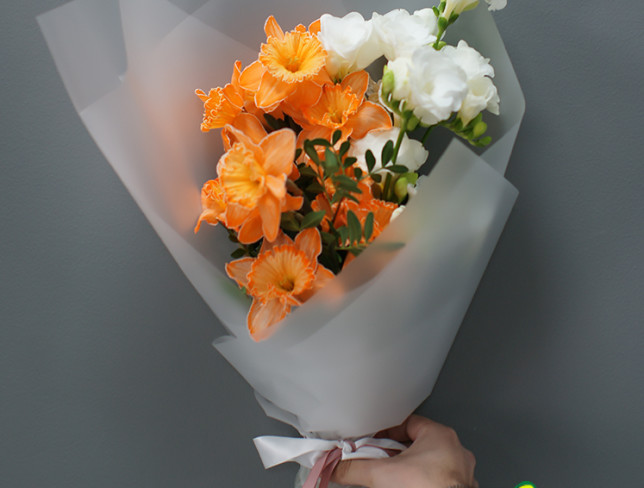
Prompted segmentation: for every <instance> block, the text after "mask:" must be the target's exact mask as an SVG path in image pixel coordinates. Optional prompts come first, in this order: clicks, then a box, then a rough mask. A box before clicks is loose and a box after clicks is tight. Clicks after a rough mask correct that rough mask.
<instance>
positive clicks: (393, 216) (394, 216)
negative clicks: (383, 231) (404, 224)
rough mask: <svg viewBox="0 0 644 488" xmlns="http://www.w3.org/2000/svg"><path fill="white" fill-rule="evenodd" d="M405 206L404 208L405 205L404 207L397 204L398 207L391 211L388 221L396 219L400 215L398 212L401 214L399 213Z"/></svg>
mask: <svg viewBox="0 0 644 488" xmlns="http://www.w3.org/2000/svg"><path fill="white" fill-rule="evenodd" d="M405 208H406V207H405V206H404V205H399V206H398V208H397V209H395V210H394V211H393V212H392V213H391V217H390V218H389V222H390V223H391V222H393V221H394V220H395V219H397V218H398V217H399V216H400V214H401V213H403V212H404V211H405Z"/></svg>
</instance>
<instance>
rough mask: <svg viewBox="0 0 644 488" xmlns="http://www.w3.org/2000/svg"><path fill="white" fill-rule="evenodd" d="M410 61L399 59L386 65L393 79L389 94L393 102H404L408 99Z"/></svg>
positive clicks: (403, 58)
mask: <svg viewBox="0 0 644 488" xmlns="http://www.w3.org/2000/svg"><path fill="white" fill-rule="evenodd" d="M410 68H411V59H410V58H405V57H400V58H396V59H394V60H393V61H389V62H388V63H387V70H388V71H391V73H392V75H393V77H394V86H393V89H392V90H391V94H392V96H393V98H394V100H406V99H407V98H409V95H410V91H409V69H410Z"/></svg>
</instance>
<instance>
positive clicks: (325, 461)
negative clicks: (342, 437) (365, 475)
mask: <svg viewBox="0 0 644 488" xmlns="http://www.w3.org/2000/svg"><path fill="white" fill-rule="evenodd" d="M344 442H345V445H346V444H348V445H349V446H350V447H351V452H356V451H357V447H356V445H355V443H354V442H352V441H344ZM362 447H375V448H376V449H381V450H383V451H384V452H386V453H387V455H388V456H393V455H394V454H397V453H398V452H400V451H398V450H397V449H385V448H382V447H380V446H376V445H373V444H365V445H364V446H362ZM342 452H343V449H342V448H341V447H335V448H333V449H331V450H330V451H326V453H325V454H324V455H323V456H322V457H320V458H319V459H318V460H317V461H316V462H315V464H314V465H313V468H312V469H311V472H310V473H309V475H308V476H307V478H306V481H305V482H304V485H302V488H315V486H316V484H317V481H318V479H319V480H320V486H319V488H327V487H328V486H329V482H330V481H331V476H332V475H333V470H334V469H335V468H336V466H337V465H338V464H339V463H340V461H341V460H342Z"/></svg>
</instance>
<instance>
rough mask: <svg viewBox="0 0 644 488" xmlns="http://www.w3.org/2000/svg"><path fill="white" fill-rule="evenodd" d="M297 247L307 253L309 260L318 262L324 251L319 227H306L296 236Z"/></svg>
mask: <svg viewBox="0 0 644 488" xmlns="http://www.w3.org/2000/svg"><path fill="white" fill-rule="evenodd" d="M295 247H297V248H298V249H299V250H300V251H303V252H304V253H305V254H306V257H307V258H308V259H309V261H312V262H316V261H317V258H318V256H319V255H320V252H322V239H321V238H320V231H319V230H317V228H311V229H304V230H303V231H302V232H300V233H299V234H298V235H297V236H295Z"/></svg>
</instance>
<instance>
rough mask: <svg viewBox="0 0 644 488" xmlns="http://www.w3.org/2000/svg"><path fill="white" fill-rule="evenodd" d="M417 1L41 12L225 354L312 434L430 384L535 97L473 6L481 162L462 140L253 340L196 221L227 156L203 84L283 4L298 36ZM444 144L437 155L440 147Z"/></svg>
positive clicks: (120, 6) (497, 221)
mask: <svg viewBox="0 0 644 488" xmlns="http://www.w3.org/2000/svg"><path fill="white" fill-rule="evenodd" d="M428 6H430V5H428V4H427V3H425V2H421V1H405V0H401V1H396V2H395V3H394V2H388V1H369V0H346V1H340V0H326V1H325V2H319V1H312V0H270V1H262V2H258V1H256V0H234V1H232V0H226V1H224V0H212V1H203V0H201V1H192V2H191V1H187V0H183V1H179V0H176V1H175V2H170V1H167V0H122V1H120V2H119V1H118V0H113V1H111V0H75V1H73V2H71V3H69V4H66V5H64V6H62V7H60V8H57V9H55V10H53V11H51V12H48V13H46V14H44V15H42V16H41V17H39V22H40V25H41V28H42V30H43V33H44V34H45V38H46V40H47V43H48V44H49V47H50V49H51V51H52V54H53V57H54V60H55V62H56V65H57V67H58V69H59V71H60V74H61V77H62V78H63V80H64V83H65V85H66V87H67V89H68V91H69V94H70V97H71V99H72V102H73V103H74V106H75V107H76V109H77V110H78V113H79V115H80V117H81V118H82V120H83V122H84V123H85V125H86V126H87V128H88V130H89V132H90V134H91V135H92V137H93V138H94V139H95V141H96V143H97V144H98V146H99V147H100V148H101V150H102V152H103V153H104V155H105V156H106V158H107V160H108V161H109V162H110V164H111V165H112V166H113V168H114V170H115V171H116V172H117V174H118V175H119V177H120V178H121V180H122V181H123V183H124V185H125V186H126V187H127V188H128V190H129V191H130V193H131V194H132V196H133V198H134V199H135V200H136V202H137V203H138V205H139V206H140V208H141V210H142V211H143V212H144V214H145V215H146V217H147V218H148V219H149V221H150V223H151V224H152V225H153V227H154V228H155V230H156V231H157V233H158V234H159V236H160V238H161V239H162V240H163V242H164V243H165V245H166V246H167V248H168V249H169V250H170V252H171V253H172V255H173V257H174V258H175V260H176V261H177V263H178V264H179V266H180V267H181V269H182V270H183V271H184V273H185V274H186V276H187V277H188V279H189V280H190V281H191V283H192V284H193V285H194V287H195V288H196V289H197V291H198V292H199V293H200V295H201V296H202V297H203V299H204V300H205V301H206V303H207V304H208V305H209V307H210V308H211V309H212V311H213V312H214V313H215V314H216V315H217V317H218V318H219V320H220V321H221V322H222V323H223V324H224V326H225V327H226V328H227V329H228V330H229V333H230V335H228V336H225V337H222V338H220V339H218V340H216V341H215V347H216V348H217V350H218V351H219V352H220V353H221V354H223V355H224V356H225V357H226V359H227V360H228V361H229V362H230V363H231V364H232V365H233V366H234V367H235V368H236V369H237V370H238V371H239V373H240V374H242V375H243V377H244V378H245V379H246V380H247V381H248V383H249V384H250V385H251V386H252V387H253V388H254V390H255V392H256V393H257V397H258V400H259V401H260V403H261V405H262V406H263V408H264V409H265V411H266V413H267V414H268V415H270V416H273V417H275V418H278V419H280V420H283V421H285V422H288V423H290V424H292V425H293V426H295V427H296V428H297V429H298V430H299V431H300V433H301V434H302V435H304V436H307V437H319V438H331V439H335V438H343V439H344V438H355V437H360V436H364V435H367V434H369V433H373V432H376V431H378V430H380V429H383V428H386V427H389V426H392V425H396V424H399V423H400V422H401V421H402V420H404V418H405V417H406V416H408V415H409V414H410V413H411V412H412V411H413V410H414V409H415V408H416V407H417V406H418V405H419V404H420V403H421V402H422V401H423V399H425V398H426V397H427V396H428V395H429V393H430V392H431V390H432V387H433V385H434V382H435V380H436V378H437V375H438V373H439V371H440V369H441V366H442V364H443V362H444V360H445V357H446V355H447V352H448V350H449V348H450V345H451V343H452V341H453V339H454V336H455V334H456V332H457V330H458V327H459V325H460V323H461V320H462V318H463V316H464V314H465V312H466V310H467V307H468V305H469V303H470V300H471V298H472V296H473V294H474V292H475V290H476V287H477V285H478V282H479V280H480V278H481V275H482V274H483V272H484V269H485V267H486V265H487V262H488V260H489V258H490V256H491V254H492V251H493V249H494V246H495V244H496V242H497V240H498V238H499V235H500V233H501V231H502V229H503V226H504V225H505V222H506V220H507V217H508V215H509V213H510V210H511V208H512V206H513V203H514V201H515V199H516V196H517V191H516V190H515V188H514V187H513V186H512V185H511V184H510V183H508V182H507V181H506V180H505V178H504V176H503V173H504V171H505V168H506V165H507V163H508V159H509V157H510V153H511V150H512V146H513V143H514V140H515V138H516V134H517V131H518V127H519V124H520V120H521V117H522V115H523V109H524V102H523V97H522V94H521V90H520V87H519V85H518V82H517V80H516V77H515V75H514V71H513V69H512V66H511V64H510V61H509V59H508V58H507V54H506V52H505V49H504V47H503V43H502V41H501V39H500V37H499V35H498V32H497V30H496V27H495V25H494V22H493V20H492V17H491V15H490V14H489V13H488V12H487V11H486V10H485V8H483V7H479V8H477V9H476V10H475V11H473V12H468V13H467V14H464V15H463V16H462V18H461V19H459V21H458V22H457V23H456V24H455V26H454V27H452V28H450V29H451V32H450V35H449V36H448V40H449V39H450V38H452V39H460V38H463V39H465V40H467V41H468V43H469V44H470V45H471V46H474V47H475V48H476V49H478V50H479V51H480V52H481V53H482V54H483V55H484V56H486V57H489V58H491V63H492V65H493V66H494V67H495V70H496V77H495V84H496V85H497V87H498V91H499V94H500V97H501V111H502V115H501V116H500V118H498V120H494V121H493V120H492V119H493V118H494V116H488V117H487V120H488V121H490V122H491V124H490V127H491V131H490V132H491V134H490V135H492V136H493V137H494V141H495V142H494V143H493V144H492V145H491V146H490V147H489V148H488V149H487V150H486V151H485V152H483V153H482V154H481V155H477V154H476V153H475V152H473V151H472V150H471V149H470V148H469V147H466V146H465V145H464V144H462V143H461V142H459V141H453V142H452V143H450V145H449V146H448V148H447V149H446V150H445V152H444V153H443V155H442V156H441V157H440V159H439V161H438V163H437V164H436V166H435V167H434V168H433V170H432V171H431V173H430V174H429V176H427V177H423V178H421V181H420V183H419V188H418V194H417V196H416V197H415V198H413V199H412V200H411V202H410V204H409V205H408V207H407V209H406V211H405V212H404V213H403V214H402V215H401V216H400V217H398V218H397V219H396V220H395V221H393V222H392V223H391V225H390V226H389V227H388V228H387V229H386V230H385V231H384V232H383V233H382V234H381V235H380V236H379V237H378V239H377V240H376V241H375V242H374V243H373V244H372V245H371V246H370V247H369V248H368V249H367V250H366V251H365V252H364V253H363V254H361V255H360V257H359V258H357V259H356V260H355V261H354V262H352V263H351V264H350V265H349V266H348V268H347V269H345V271H343V272H342V273H341V274H340V275H338V276H337V277H336V278H335V279H334V280H333V281H332V282H331V283H330V284H329V285H328V286H327V287H326V288H325V289H323V290H322V291H321V292H320V293H318V294H317V295H316V296H314V297H313V298H312V299H311V300H310V301H308V302H307V303H305V304H304V305H303V306H302V307H300V308H299V309H297V310H295V311H294V312H293V313H292V314H291V315H289V316H288V317H287V318H286V319H285V321H284V323H283V324H282V326H281V327H280V329H279V330H278V332H277V333H276V334H274V335H273V336H272V337H271V338H269V339H268V340H266V341H264V342H261V343H256V342H254V341H253V340H252V339H251V338H250V337H249V335H248V332H247V330H246V314H247V312H248V308H249V306H250V300H249V299H248V298H247V297H246V296H245V295H244V294H243V293H242V292H241V291H240V290H238V289H237V286H236V285H235V284H234V282H232V281H231V280H230V279H229V278H228V277H227V276H226V274H225V272H224V263H225V262H226V261H228V260H230V258H229V254H230V251H231V250H232V249H233V248H232V247H231V246H232V244H231V243H229V242H228V239H227V234H226V232H225V231H224V230H223V229H221V228H214V229H211V228H208V229H204V230H203V231H202V232H200V233H199V234H198V235H195V234H194V233H193V231H192V229H193V228H194V225H195V222H196V219H197V217H198V215H199V214H200V211H201V206H200V189H201V185H202V184H203V182H204V181H206V180H208V179H210V178H212V177H213V176H214V175H215V164H216V162H217V160H218V159H219V157H220V155H221V154H222V145H221V140H220V137H219V136H218V134H216V133H210V134H203V133H201V132H200V130H199V123H200V121H201V115H202V111H203V105H202V103H201V101H200V100H199V99H198V98H197V97H196V96H195V95H194V90H195V89H196V88H201V89H204V90H206V91H207V90H208V89H210V88H211V87H215V86H223V85H224V84H225V83H227V82H228V81H229V77H230V73H231V70H232V66H233V63H234V61H235V60H237V59H239V60H241V61H242V63H243V65H244V66H247V65H248V64H249V63H250V62H252V61H253V60H254V59H255V58H256V56H257V52H258V50H259V46H260V43H261V42H262V41H264V40H265V37H264V33H263V29H262V27H263V23H264V21H265V19H266V17H267V16H268V15H270V14H273V15H275V17H276V18H277V20H278V22H279V23H280V25H282V26H283V27H284V28H285V29H291V28H292V27H294V26H295V25H296V24H299V23H304V24H308V23H309V22H311V21H312V20H315V19H316V18H318V17H319V15H321V14H322V13H324V12H328V13H331V14H334V15H339V16H341V15H344V14H345V13H347V12H349V11H352V10H357V11H360V12H361V13H363V15H365V16H366V17H370V16H371V13H372V12H373V11H378V12H380V13H385V12H387V11H389V10H391V9H393V8H398V7H401V8H406V9H408V10H409V11H413V10H415V9H418V8H424V7H428ZM429 149H430V151H432V148H431V147H430V148H429Z"/></svg>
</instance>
